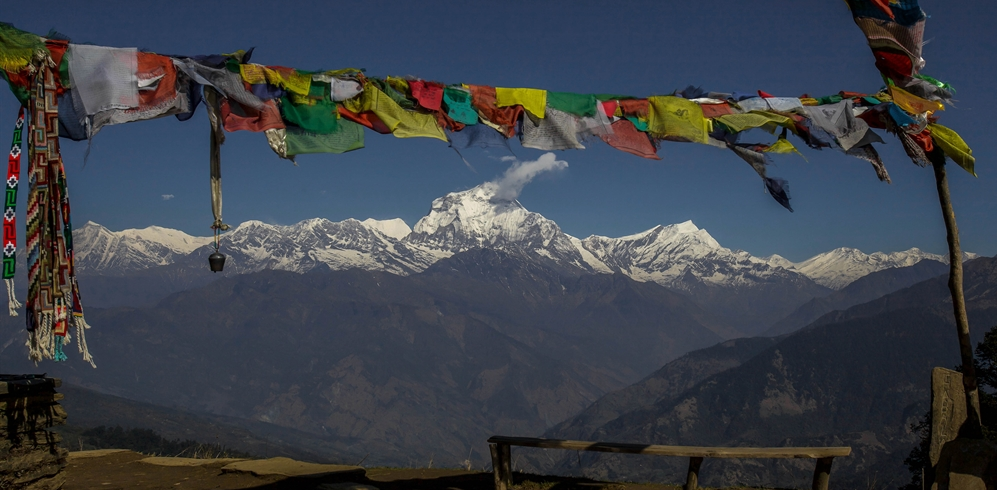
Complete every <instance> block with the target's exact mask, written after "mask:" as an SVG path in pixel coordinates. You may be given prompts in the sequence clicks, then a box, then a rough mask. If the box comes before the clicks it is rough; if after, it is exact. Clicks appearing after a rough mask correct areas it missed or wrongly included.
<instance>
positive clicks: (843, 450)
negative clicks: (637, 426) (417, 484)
mask: <svg viewBox="0 0 997 490" xmlns="http://www.w3.org/2000/svg"><path fill="white" fill-rule="evenodd" d="M488 442H490V443H492V444H505V445H509V446H525V447H539V448H548V449H569V450H574V451H601V452H607V453H631V454H656V455H660V456H686V457H694V458H811V459H820V458H829V457H840V456H848V455H849V454H851V453H852V448H850V447H699V446H661V445H658V444H628V443H620V442H592V441H569V440H562V439H538V438H535V437H507V436H492V437H491V438H489V439H488Z"/></svg>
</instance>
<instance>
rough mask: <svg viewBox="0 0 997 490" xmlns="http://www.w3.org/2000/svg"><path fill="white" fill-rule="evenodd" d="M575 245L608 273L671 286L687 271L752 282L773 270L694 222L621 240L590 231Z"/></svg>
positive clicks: (721, 279)
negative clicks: (721, 241) (588, 235)
mask: <svg viewBox="0 0 997 490" xmlns="http://www.w3.org/2000/svg"><path fill="white" fill-rule="evenodd" d="M578 244H579V245H580V246H581V247H582V248H583V249H584V250H585V251H586V252H588V254H590V255H591V256H592V257H593V258H594V259H595V260H598V261H599V262H600V263H602V264H605V266H606V267H607V268H608V269H609V270H611V271H618V272H622V273H624V274H627V275H629V276H631V277H633V278H634V279H637V280H641V281H654V282H657V283H660V284H663V285H670V286H671V285H675V283H676V282H678V281H680V280H682V278H683V277H685V276H687V275H692V276H694V277H696V278H698V279H699V280H702V281H704V282H708V283H713V284H721V283H730V284H750V283H753V282H755V281H757V280H759V279H760V278H761V277H763V276H767V275H768V274H769V273H770V272H771V270H770V269H772V268H771V267H770V266H768V264H766V263H765V262H764V261H762V260H760V259H756V258H754V257H752V256H751V255H750V254H748V253H747V252H741V251H732V250H730V249H727V248H724V247H722V246H721V245H720V243H719V242H717V241H716V239H714V238H713V236H712V235H710V234H709V232H707V231H706V230H703V229H700V228H699V227H697V226H696V225H695V224H694V223H693V222H692V221H686V222H683V223H678V224H674V225H669V226H661V225H658V226H655V227H654V228H651V229H649V230H647V231H644V232H641V233H637V234H634V235H628V236H624V237H620V238H609V237H604V236H598V235H593V236H590V237H588V238H586V239H584V240H580V241H579V242H578ZM583 255H584V254H583ZM595 268H597V267H595Z"/></svg>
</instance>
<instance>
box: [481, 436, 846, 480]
mask: <svg viewBox="0 0 997 490" xmlns="http://www.w3.org/2000/svg"><path fill="white" fill-rule="evenodd" d="M488 445H489V448H490V449H491V453H492V470H493V471H494V473H495V490H509V488H510V487H512V459H511V457H510V454H511V449H510V448H511V447H512V446H524V447H538V448H544V449H568V450H572V451H600V452H606V453H629V454H654V455H658V456H679V457H687V458H689V473H688V475H687V476H686V482H685V486H684V487H683V488H684V490H696V489H697V488H698V487H699V467H700V465H702V464H703V458H809V459H816V460H817V466H816V468H815V469H814V479H813V490H827V482H828V479H829V478H830V475H831V462H832V461H833V460H834V458H836V457H842V456H848V455H849V454H851V453H852V448H850V447H697V446H660V445H656V444H627V443H619V442H591V441H566V440H561V439H537V438H534V437H507V436H492V437H491V438H489V439H488Z"/></svg>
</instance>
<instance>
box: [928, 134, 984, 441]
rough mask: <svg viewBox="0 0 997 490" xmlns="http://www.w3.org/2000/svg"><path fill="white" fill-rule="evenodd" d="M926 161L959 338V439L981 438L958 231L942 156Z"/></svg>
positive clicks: (977, 394)
mask: <svg viewBox="0 0 997 490" xmlns="http://www.w3.org/2000/svg"><path fill="white" fill-rule="evenodd" d="M929 157H930V159H931V162H932V167H934V169H935V182H936V184H937V187H938V200H939V202H940V203H941V206H942V217H943V218H944V219H945V231H946V234H947V235H948V244H949V292H950V293H952V309H953V313H954V314H955V326H956V332H957V334H958V335H959V354H960V355H961V356H962V384H963V386H964V387H965V388H966V412H967V413H966V423H965V424H963V426H962V429H961V430H960V431H959V436H960V437H971V438H982V437H983V430H982V426H981V421H980V395H979V391H978V390H979V388H978V386H977V384H976V369H975V368H974V367H973V344H972V341H970V339H969V317H968V316H967V315H966V297H965V296H964V295H963V291H962V249H961V247H960V246H959V227H958V226H956V223H955V211H954V210H953V209H952V199H951V197H950V195H949V183H948V177H947V176H946V175H945V155H944V154H942V153H941V151H939V150H938V149H937V148H936V149H935V151H934V152H932V154H931V155H930V156H929Z"/></svg>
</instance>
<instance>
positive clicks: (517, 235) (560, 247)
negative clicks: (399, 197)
mask: <svg viewBox="0 0 997 490" xmlns="http://www.w3.org/2000/svg"><path fill="white" fill-rule="evenodd" d="M498 190H499V186H498V185H497V184H495V183H493V182H486V183H484V184H481V185H479V186H477V187H474V188H472V189H468V190H466V191H462V192H452V193H450V194H447V195H446V196H444V197H441V198H439V199H436V200H434V201H433V204H432V206H431V208H430V211H429V214H428V215H426V216H425V217H423V218H422V219H420V220H419V222H418V223H416V224H415V227H414V228H413V229H412V233H411V234H409V235H408V236H407V237H405V239H404V240H403V242H404V243H407V244H410V245H412V246H414V247H419V248H424V249H429V250H434V251H439V252H444V253H447V254H454V253H457V252H463V251H467V250H472V249H476V248H493V249H498V250H503V251H507V252H517V253H524V254H526V255H529V256H531V257H534V258H537V259H540V260H542V261H547V262H553V263H556V264H557V265H559V266H561V267H568V268H573V269H581V270H582V271H586V272H594V271H595V270H598V269H594V268H593V267H592V265H590V262H589V261H588V260H586V259H585V258H584V257H583V256H582V253H581V252H580V251H579V249H578V248H577V247H576V246H575V244H574V239H573V238H572V237H570V236H568V235H566V234H565V233H564V232H562V231H561V228H560V227H559V226H557V223H554V222H553V221H551V220H549V219H547V218H544V217H543V216H541V215H540V214H538V213H532V212H530V211H528V210H527V209H526V208H524V207H523V205H522V204H520V203H519V201H516V200H505V199H499V198H497V197H496V192H497V191H498ZM603 268H604V267H603Z"/></svg>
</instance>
